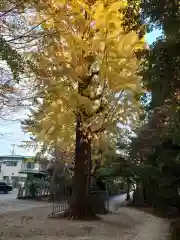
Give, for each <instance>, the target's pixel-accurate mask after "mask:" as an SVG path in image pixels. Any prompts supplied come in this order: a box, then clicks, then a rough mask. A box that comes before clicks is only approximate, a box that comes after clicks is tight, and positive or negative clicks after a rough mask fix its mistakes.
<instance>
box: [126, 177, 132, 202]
mask: <svg viewBox="0 0 180 240" xmlns="http://www.w3.org/2000/svg"><path fill="white" fill-rule="evenodd" d="M126 192H127V195H126V201H129V200H130V199H131V197H130V181H129V179H127V190H126Z"/></svg>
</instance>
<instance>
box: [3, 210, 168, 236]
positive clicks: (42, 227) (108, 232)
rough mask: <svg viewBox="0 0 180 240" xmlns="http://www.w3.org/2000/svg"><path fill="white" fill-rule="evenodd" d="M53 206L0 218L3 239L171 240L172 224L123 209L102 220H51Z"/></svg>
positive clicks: (11, 213)
mask: <svg viewBox="0 0 180 240" xmlns="http://www.w3.org/2000/svg"><path fill="white" fill-rule="evenodd" d="M50 211H51V207H50V206H49V207H43V208H41V207H39V208H36V209H29V210H23V211H18V212H9V213H8V214H5V215H1V216H0V240H20V239H26V240H47V239H48V240H168V239H169V238H168V231H169V222H168V221H166V220H164V219H160V218H157V217H154V216H152V215H151V214H148V213H144V212H142V211H138V210H135V209H130V208H126V207H120V208H119V210H117V211H115V212H113V213H111V214H105V215H102V216H101V217H102V219H101V221H89V222H88V221H85V222H83V221H68V220H66V219H56V218H54V219H49V218H48V217H47V216H48V214H49V213H50Z"/></svg>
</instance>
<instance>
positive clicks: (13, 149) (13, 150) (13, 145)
mask: <svg viewBox="0 0 180 240" xmlns="http://www.w3.org/2000/svg"><path fill="white" fill-rule="evenodd" d="M15 146H16V144H12V147H13V148H12V156H13V155H14V152H15Z"/></svg>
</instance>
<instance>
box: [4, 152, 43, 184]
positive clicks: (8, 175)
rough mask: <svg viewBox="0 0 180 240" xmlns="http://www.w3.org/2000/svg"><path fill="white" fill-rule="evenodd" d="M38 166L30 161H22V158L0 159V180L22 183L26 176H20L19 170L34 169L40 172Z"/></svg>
mask: <svg viewBox="0 0 180 240" xmlns="http://www.w3.org/2000/svg"><path fill="white" fill-rule="evenodd" d="M40 168H41V167H40V164H39V163H34V162H32V160H28V159H27V158H26V159H24V158H23V157H19V158H16V157H14V156H13V157H12V158H11V157H0V180H5V181H10V182H11V181H13V180H19V181H23V179H24V178H25V177H26V174H21V173H19V171H21V170H27V169H28V170H29V169H36V170H38V169H39V170H40Z"/></svg>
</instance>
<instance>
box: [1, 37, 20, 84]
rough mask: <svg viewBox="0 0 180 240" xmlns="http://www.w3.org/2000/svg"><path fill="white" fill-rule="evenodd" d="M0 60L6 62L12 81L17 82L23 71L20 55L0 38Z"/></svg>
mask: <svg viewBox="0 0 180 240" xmlns="http://www.w3.org/2000/svg"><path fill="white" fill-rule="evenodd" d="M0 60H3V61H6V63H7V65H8V66H9V67H10V69H11V72H12V75H13V78H14V80H16V81H18V80H19V74H20V73H23V71H24V62H23V59H22V57H21V55H20V54H19V53H18V52H17V51H16V50H15V49H13V48H12V47H11V45H10V44H9V43H8V42H7V41H5V40H4V38H2V37H0Z"/></svg>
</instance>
